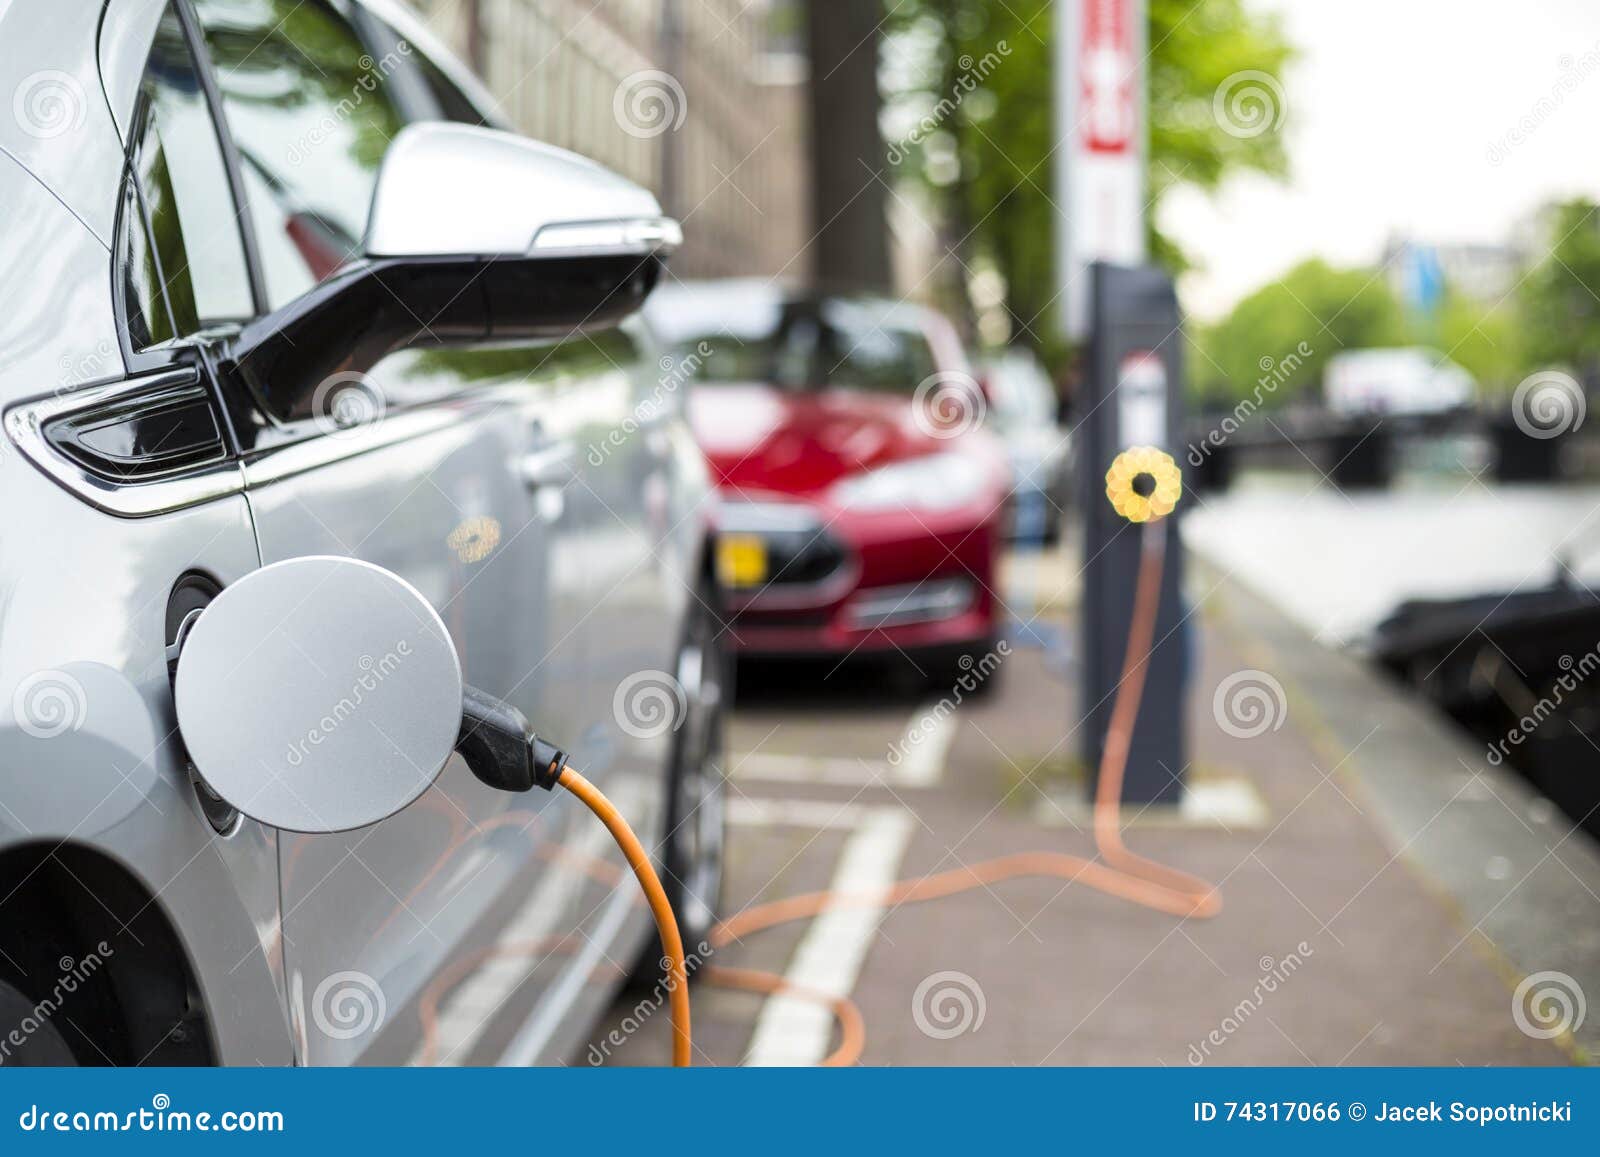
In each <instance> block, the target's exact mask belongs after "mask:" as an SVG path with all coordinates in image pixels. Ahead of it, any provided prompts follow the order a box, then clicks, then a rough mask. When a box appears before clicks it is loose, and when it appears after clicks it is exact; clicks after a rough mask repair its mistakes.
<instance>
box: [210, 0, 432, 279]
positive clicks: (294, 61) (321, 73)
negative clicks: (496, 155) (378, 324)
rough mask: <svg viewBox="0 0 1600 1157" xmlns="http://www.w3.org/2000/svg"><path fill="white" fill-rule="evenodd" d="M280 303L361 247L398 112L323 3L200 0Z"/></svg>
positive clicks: (380, 78)
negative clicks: (381, 165) (374, 190)
mask: <svg viewBox="0 0 1600 1157" xmlns="http://www.w3.org/2000/svg"><path fill="white" fill-rule="evenodd" d="M194 8H195V12H196V14H197V15H198V16H199V18H200V25H201V28H202V32H203V35H204V37H205V42H206V47H207V49H208V50H209V51H210V54H211V60H212V64H213V65H214V66H215V70H216V79H217V87H218V89H219V90H220V92H221V94H222V105H223V112H224V114H225V115H226V117H227V120H228V127H229V129H230V131H231V132H232V134H233V139H234V143H235V145H237V147H238V150H239V155H240V163H241V165H242V166H243V169H244V181H245V192H246V196H247V198H248V200H249V203H250V215H251V217H252V218H253V220H254V223H255V231H256V242H257V246H258V248H259V249H260V251H261V265H262V274H263V278H264V280H265V281H266V288H267V300H268V305H269V306H270V307H271V308H274V309H276V308H277V307H278V306H280V305H283V304H284V303H285V302H288V301H290V300H292V299H293V298H295V297H297V296H299V295H300V294H301V293H304V292H305V291H306V290H307V289H309V288H311V286H313V285H315V284H316V283H317V282H319V281H321V280H322V279H324V278H326V277H327V276H329V275H330V274H331V273H333V272H334V271H335V270H336V269H338V268H339V267H340V266H341V265H343V264H344V263H345V262H346V261H348V260H349V259H350V258H351V257H352V256H353V255H354V254H355V253H356V252H357V250H358V248H359V246H360V243H361V238H362V235H363V234H364V233H365V232H366V226H367V211H368V208H369V206H370V205H371V203H372V190H373V186H374V185H375V184H376V182H377V177H378V167H379V165H380V164H381V163H382V161H383V154H384V152H385V150H386V149H387V148H388V147H389V142H390V140H391V139H393V137H394V136H395V134H396V133H398V132H399V131H400V127H401V118H400V115H399V112H398V111H397V110H396V108H395V105H394V103H393V101H392V99H391V97H390V94H389V93H388V91H387V78H386V74H385V71H384V69H383V68H381V67H380V66H379V63H378V62H376V61H374V60H373V58H372V56H371V55H369V54H368V52H367V50H366V47H365V45H364V44H363V43H362V41H361V38H360V36H359V35H358V34H357V33H356V31H355V29H354V28H353V27H352V26H351V24H350V22H349V21H348V20H346V19H345V17H344V16H343V15H341V14H340V11H339V10H338V9H336V8H335V6H334V5H332V4H330V3H327V2H326V0H194Z"/></svg>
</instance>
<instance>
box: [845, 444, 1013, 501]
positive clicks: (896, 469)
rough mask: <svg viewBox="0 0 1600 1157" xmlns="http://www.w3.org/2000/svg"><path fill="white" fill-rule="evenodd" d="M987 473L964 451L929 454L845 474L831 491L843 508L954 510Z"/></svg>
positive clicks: (974, 491) (973, 495)
mask: <svg viewBox="0 0 1600 1157" xmlns="http://www.w3.org/2000/svg"><path fill="white" fill-rule="evenodd" d="M987 476H988V472H987V471H986V470H985V469H984V467H983V464H982V463H981V462H977V461H974V460H973V459H972V458H969V457H967V456H966V455H964V454H951V453H942V454H928V455H925V456H924V457H921V458H912V459H910V460H908V461H905V462H895V463H893V464H892V465H889V466H880V467H879V468H878V469H876V470H869V471H868V472H867V473H865V474H860V475H857V476H856V477H854V478H847V479H845V480H844V481H843V482H840V483H838V484H837V485H836V486H834V488H833V490H832V491H831V492H830V494H831V497H832V498H833V500H834V501H835V502H836V503H838V504H839V505H840V506H842V507H844V508H845V509H846V510H933V511H937V510H953V509H954V508H956V507H958V506H961V505H964V504H965V503H968V502H971V501H972V500H973V499H974V498H976V497H977V496H978V494H979V493H980V492H981V491H982V490H983V484H984V481H985V479H986V478H987Z"/></svg>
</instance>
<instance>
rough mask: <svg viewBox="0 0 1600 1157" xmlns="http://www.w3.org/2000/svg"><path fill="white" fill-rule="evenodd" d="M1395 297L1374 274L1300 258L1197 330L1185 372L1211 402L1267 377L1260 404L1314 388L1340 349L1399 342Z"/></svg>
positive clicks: (1228, 401) (1249, 391)
mask: <svg viewBox="0 0 1600 1157" xmlns="http://www.w3.org/2000/svg"><path fill="white" fill-rule="evenodd" d="M1408 340H1409V334H1408V333H1407V327H1406V323H1405V320H1404V318H1403V315H1402V312H1401V309H1400V306H1399V303H1398V302H1396V301H1395V299H1394V294H1393V293H1392V292H1390V290H1389V286H1388V283H1387V282H1386V281H1385V280H1384V279H1383V276H1382V275H1381V274H1380V273H1377V272H1373V271H1371V270H1366V269H1335V268H1333V267H1332V266H1330V265H1328V264H1327V262H1325V261H1321V260H1318V259H1313V260H1310V261H1305V262H1302V263H1301V264H1299V265H1297V266H1295V267H1294V268H1293V269H1291V270H1290V271H1289V272H1288V273H1287V274H1285V275H1284V276H1283V277H1281V278H1280V279H1278V280H1277V281H1274V282H1272V283H1271V284H1268V285H1264V286H1262V287H1261V288H1260V289H1258V290H1256V291H1255V292H1254V293H1252V294H1250V295H1249V296H1248V297H1246V298H1244V299H1243V300H1241V301H1240V302H1239V304H1238V305H1236V306H1234V308H1233V312H1232V313H1230V314H1229V315H1228V316H1227V317H1226V318H1225V319H1223V320H1222V321H1221V322H1219V323H1218V324H1217V325H1215V326H1212V327H1211V328H1209V329H1208V330H1205V331H1203V332H1202V333H1201V334H1200V335H1199V336H1198V338H1197V340H1196V342H1195V343H1194V350H1193V352H1192V353H1191V355H1190V379H1191V381H1192V382H1194V383H1195V385H1196V387H1197V392H1198V393H1199V395H1200V396H1201V398H1203V399H1204V400H1205V401H1207V402H1210V403H1212V404H1222V405H1232V404H1233V403H1234V402H1235V401H1236V400H1238V399H1239V398H1242V397H1248V396H1252V395H1253V394H1255V393H1256V392H1257V390H1258V388H1259V387H1261V386H1262V383H1263V380H1264V379H1265V380H1267V381H1270V382H1271V386H1270V388H1266V389H1264V390H1262V392H1261V395H1260V397H1259V398H1258V402H1259V404H1260V405H1262V406H1263V407H1270V406H1275V405H1282V404H1283V403H1285V402H1288V401H1291V400H1295V399H1297V398H1301V397H1303V396H1305V395H1308V394H1311V393H1314V392H1315V390H1316V389H1317V388H1318V386H1319V385H1320V383H1321V380H1322V370H1323V367H1324V366H1325V365H1326V364H1327V361H1328V359H1329V358H1330V357H1332V356H1333V355H1334V354H1336V353H1339V352H1340V351H1342V350H1351V349H1371V348H1375V347H1383V346H1393V345H1403V344H1406V343H1407V341H1408Z"/></svg>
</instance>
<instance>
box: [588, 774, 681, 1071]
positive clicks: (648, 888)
mask: <svg viewBox="0 0 1600 1157" xmlns="http://www.w3.org/2000/svg"><path fill="white" fill-rule="evenodd" d="M556 782H557V783H559V784H560V785H561V786H562V787H564V788H566V789H567V790H568V791H570V792H571V793H572V794H573V795H575V796H577V797H578V798H579V799H581V800H582V801H583V802H584V803H585V804H586V805H587V806H588V808H589V810H590V811H592V812H594V814H595V816H596V817H598V818H599V820H600V822H601V823H603V824H605V825H606V830H607V831H608V832H610V833H611V838H612V839H614V840H616V841H617V847H619V848H621V849H622V854H623V856H625V857H626V858H627V861H628V866H629V867H630V868H632V869H633V874H634V875H635V876H637V877H638V879H639V886H640V887H641V888H643V889H644V895H645V899H646V900H648V901H649V902H650V914H651V915H652V916H654V917H655V918H656V931H657V932H658V933H660V935H661V949H662V951H663V952H665V953H666V960H667V997H668V1001H669V1005H670V1008H671V1012H672V1064H673V1067H674V1068H681V1069H686V1068H688V1067H689V1062H690V1056H691V1051H692V1049H691V1044H690V1037H689V969H688V965H687V963H686V962H685V961H684V958H683V937H682V936H680V935H678V919H677V917H676V916H674V915H673V914H672V905H671V904H670V903H669V902H668V900H667V892H666V889H665V888H663V887H662V886H661V879H660V877H658V876H657V875H656V870H655V868H653V867H651V865H650V854H649V853H648V852H646V851H645V850H644V845H643V844H641V843H640V842H639V837H638V836H636V835H634V834H633V829H632V828H630V827H629V826H628V821H627V820H625V819H623V818H622V813H621V812H619V811H618V810H617V809H616V805H614V804H613V803H612V802H611V801H610V800H608V799H607V798H606V796H605V793H604V792H603V791H601V790H600V789H599V788H597V787H595V785H594V784H592V783H590V782H589V781H588V780H586V779H584V778H583V776H581V775H579V774H578V773H577V772H576V771H573V770H572V767H571V766H570V765H568V766H565V767H563V768H562V769H561V774H560V776H559V777H557V779H556Z"/></svg>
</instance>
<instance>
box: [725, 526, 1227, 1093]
mask: <svg viewBox="0 0 1600 1157" xmlns="http://www.w3.org/2000/svg"><path fill="white" fill-rule="evenodd" d="M1166 538H1167V535H1166V524H1165V522H1162V521H1159V520H1157V521H1151V522H1147V523H1145V524H1144V526H1143V529H1142V530H1141V538H1140V551H1139V574H1138V584H1137V586H1136V588H1135V591H1134V603H1133V616H1132V618H1131V620H1130V622H1129V624H1128V645H1127V648H1126V651H1125V652H1124V657H1123V663H1122V678H1121V681H1120V682H1119V683H1118V685H1117V696H1116V700H1115V702H1114V703H1113V705H1112V709H1111V722H1110V724H1109V725H1108V726H1107V729H1106V740H1105V747H1104V748H1103V749H1102V751H1101V756H1100V769H1099V778H1098V782H1097V783H1096V785H1095V801H1094V841H1095V847H1096V849H1097V850H1098V851H1099V852H1100V855H1101V856H1102V857H1103V858H1104V861H1105V862H1104V863H1101V862H1098V861H1095V860H1090V859H1085V858H1084V857H1082V856H1074V855H1071V854H1069V853H1065V852H1021V853H1018V854H1016V855H1011V856H1001V857H999V858H998V859H993V860H984V861H981V862H979V863H977V864H973V865H970V866H967V867H962V868H954V869H952V870H950V871H948V872H939V873H936V874H934V875H931V876H919V877H914V878H912V879H908V880H901V881H899V882H898V883H896V884H894V885H893V886H892V887H890V888H889V890H888V891H887V892H885V893H874V894H872V895H865V896H862V895H854V896H853V895H850V894H848V893H839V892H808V893H805V894H804V895H800V896H792V897H790V898H788V899H785V900H774V901H772V902H770V903H766V904H757V905H754V906H752V907H749V908H746V909H745V910H744V911H742V912H740V913H739V914H738V915H736V916H733V917H730V918H729V919H727V920H724V921H723V922H722V923H720V924H718V925H717V926H716V927H715V928H714V929H713V930H712V932H711V936H710V944H711V947H712V948H720V947H722V946H723V945H726V944H728V943H730V942H731V941H734V940H738V939H741V938H743V937H745V936H748V935H750V934H751V933H752V932H759V931H761V930H762V929H765V928H771V927H774V926H775V925H778V924H787V923H788V922H790V921H791V920H803V919H806V918H807V917H812V916H818V915H820V914H822V913H823V912H828V911H832V910H833V909H836V908H848V907H874V908H877V907H893V906H896V905H900V904H914V903H920V902H922V901H925V900H936V899H939V898H941V897H943V896H953V895H955V894H956V893H958V892H966V891H970V890H971V889H973V888H981V887H987V886H989V885H991V884H995V883H998V882H1000V881H1002V880H1014V879H1016V878H1018V877H1021V876H1047V877H1055V878H1060V879H1065V880H1067V881H1068V882H1069V883H1082V884H1087V885H1088V886H1089V887H1091V888H1094V889H1096V890H1098V891H1101V892H1105V893H1106V894H1108V895H1111V896H1116V897H1119V898H1120V899H1123V900H1130V901H1132V902H1133V903H1135V904H1142V905H1143V906H1144V907H1146V908H1153V909H1155V910H1156V911H1158V912H1165V913H1167V914H1168V915H1172V916H1182V917H1191V916H1192V917H1196V918H1198V919H1209V918H1210V917H1212V916H1215V915H1216V914H1217V913H1218V912H1220V911H1221V910H1222V896H1221V895H1220V894H1219V893H1218V892H1217V890H1216V888H1215V887H1213V886H1212V885H1211V884H1209V883H1207V882H1206V881H1204V880H1202V879H1200V878H1199V877H1197V876H1192V875H1190V874H1189V873H1187V872H1181V871H1178V870H1177V869H1176V868H1170V867H1168V866H1167V865H1165V864H1159V863H1156V862H1155V861H1154V860H1149V859H1146V858H1145V857H1143V856H1140V855H1137V854H1136V853H1134V852H1131V851H1129V850H1128V848H1127V846H1126V845H1125V844H1124V843H1123V842H1122V829H1121V822H1120V814H1121V813H1120V809H1121V804H1122V782H1123V777H1124V775H1125V774H1126V772H1127V767H1128V749H1129V746H1130V744H1131V743H1132V740H1133V726H1134V723H1135V721H1136V720H1137V719H1138V715H1139V705H1140V702H1141V700H1142V699H1143V697H1144V678H1145V668H1146V666H1147V665H1148V662H1149V659H1150V649H1151V646H1152V645H1153V642H1154V639H1155V627H1156V617H1157V611H1158V610H1159V608H1160V604H1161V577H1162V572H1163V570H1164V569H1165V562H1166ZM705 977H706V980H707V982H709V983H711V984H717V985H722V986H725V987H730V988H740V989H745V990H747V991H755V992H767V993H783V994H787V995H791V996H796V997H799V998H800V999H804V1000H812V1001H815V1002H817V1003H819V1004H826V1005H828V1006H830V1007H831V1008H833V1010H834V1012H835V1014H836V1015H837V1016H838V1018H839V1037H840V1040H839V1046H838V1048H836V1049H835V1050H834V1051H833V1053H832V1054H830V1055H829V1056H828V1057H827V1058H826V1059H825V1060H824V1061H823V1062H822V1063H823V1064H824V1065H825V1066H839V1065H853V1064H855V1063H856V1062H857V1061H858V1060H860V1059H861V1053H862V1050H863V1049H864V1048H865V1046H866V1031H865V1027H864V1022H863V1019H862V1016H861V1010H860V1009H859V1008H858V1007H857V1006H856V1005H855V1003H854V1002H853V1001H851V1000H850V998H849V997H834V996H831V995H829V994H827V993H818V992H813V991H810V990H807V989H801V988H798V987H796V986H793V985H791V984H789V983H788V982H787V981H786V980H784V978H783V977H781V976H778V975H776V974H774V973H769V972H751V971H748V970H745V969H731V968H723V967H718V966H714V965H713V966H709V967H707V968H706V969H705Z"/></svg>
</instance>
